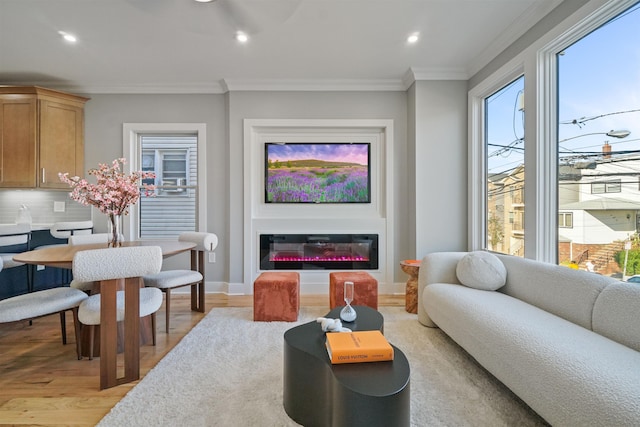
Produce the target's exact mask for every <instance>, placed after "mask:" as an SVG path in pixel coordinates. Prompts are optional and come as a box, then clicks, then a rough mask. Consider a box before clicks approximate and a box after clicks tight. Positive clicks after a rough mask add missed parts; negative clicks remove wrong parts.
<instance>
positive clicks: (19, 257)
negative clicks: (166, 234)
mask: <svg viewBox="0 0 640 427" xmlns="http://www.w3.org/2000/svg"><path fill="white" fill-rule="evenodd" d="M122 246H159V247H160V249H161V251H162V256H163V258H166V257H170V256H172V255H176V254H179V253H182V252H186V251H189V250H191V249H192V248H194V247H195V246H196V244H195V243H193V242H181V241H178V240H132V241H125V242H122ZM105 248H107V244H106V243H92V244H83V245H59V246H52V247H46V248H42V249H34V250H31V251H28V252H22V253H20V254H16V255H14V257H13V259H14V260H15V261H19V262H23V263H26V264H34V265H44V266H48V267H57V268H65V269H72V267H73V258H74V255H75V254H76V253H77V252H79V251H89V250H94V249H105ZM127 283H133V284H134V285H130V286H128V287H127V286H125V285H126V284H127ZM112 285H113V281H102V282H100V285H99V287H97V288H96V289H94V290H93V291H92V292H100V294H101V299H102V304H101V306H102V308H103V309H101V311H100V324H101V325H103V329H102V331H101V330H100V328H97V331H96V333H95V337H94V354H99V352H101V351H102V352H104V354H103V357H101V360H100V388H101V389H104V388H108V387H113V386H115V385H118V384H122V383H125V382H130V381H135V380H137V379H139V378H140V358H139V347H140V345H141V344H145V343H148V341H149V339H150V338H152V337H153V336H154V335H153V329H152V324H151V322H150V321H149V319H148V318H146V319H142V318H141V319H139V320H136V319H134V318H131V317H130V316H129V317H127V315H126V313H127V312H128V311H129V309H128V308H127V307H129V306H130V304H134V305H135V306H136V307H135V308H133V309H132V311H133V312H134V313H137V312H138V310H137V308H138V307H137V305H138V304H139V302H138V298H139V291H134V290H133V286H137V287H138V288H139V287H141V286H144V285H143V284H142V281H141V280H139V281H129V280H128V279H127V280H125V279H124V278H123V279H122V280H120V281H118V290H124V291H125V300H127V299H128V298H131V301H130V302H129V303H127V304H125V320H124V321H123V322H117V323H116V322H115V320H113V319H115V318H116V300H117V293H116V287H114V286H112ZM105 307H106V308H105ZM135 317H138V316H137V315H136V316H135ZM83 329H85V328H83ZM81 343H82V344H81V349H82V354H83V355H85V356H86V355H87V349H88V348H89V343H90V334H89V333H87V332H84V331H83V332H82V337H81ZM123 349H124V350H123ZM122 351H124V364H125V374H124V376H123V377H120V378H118V377H117V367H116V353H118V352H122Z"/></svg>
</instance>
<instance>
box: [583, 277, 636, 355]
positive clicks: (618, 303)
mask: <svg viewBox="0 0 640 427" xmlns="http://www.w3.org/2000/svg"><path fill="white" fill-rule="evenodd" d="M639 307H640V285H638V284H635V283H626V282H625V283H623V282H618V283H613V284H611V285H609V286H607V287H606V288H604V290H603V291H602V292H600V295H599V296H598V299H597V300H596V303H595V304H594V306H593V331H594V332H597V333H599V334H600V335H604V336H605V337H608V338H611V339H612V340H614V341H617V342H619V343H620V344H624V345H626V346H628V347H631V348H633V349H635V350H637V351H640V311H639Z"/></svg>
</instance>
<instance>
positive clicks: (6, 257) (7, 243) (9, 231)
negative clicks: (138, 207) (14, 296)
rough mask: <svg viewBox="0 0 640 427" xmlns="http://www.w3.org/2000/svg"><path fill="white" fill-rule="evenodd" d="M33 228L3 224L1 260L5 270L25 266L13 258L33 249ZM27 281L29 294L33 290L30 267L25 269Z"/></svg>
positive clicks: (1, 230)
mask: <svg viewBox="0 0 640 427" xmlns="http://www.w3.org/2000/svg"><path fill="white" fill-rule="evenodd" d="M30 245H31V226H30V225H29V224H6V225H5V224H2V225H0V259H2V261H3V264H4V268H5V269H7V268H14V267H21V266H24V263H22V262H17V261H14V260H13V256H14V255H17V254H18V253H19V252H27V251H28V250H30V249H31V246H30ZM25 271H26V273H25V279H26V280H25V281H26V283H27V292H31V291H32V290H33V279H32V272H31V270H30V267H29V266H26V267H25Z"/></svg>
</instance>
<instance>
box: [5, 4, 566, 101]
mask: <svg viewBox="0 0 640 427" xmlns="http://www.w3.org/2000/svg"><path fill="white" fill-rule="evenodd" d="M560 2H561V1H560V0H215V1H213V2H211V3H197V2H195V1H194V0H0V84H29V85H30V84H37V85H40V86H46V87H51V88H57V89H63V90H73V91H75V92H81V93H222V92H225V91H227V90H248V89H255V90H260V89H297V90H364V89H366V90H401V89H403V88H404V89H406V87H407V86H408V85H409V84H410V83H411V82H413V81H414V79H468V78H469V77H470V76H471V75H473V74H474V73H475V72H477V71H478V70H480V69H481V67H482V66H484V65H486V63H487V62H488V61H489V60H490V59H492V58H493V57H495V56H496V55H497V54H498V53H500V52H501V51H502V50H503V49H504V48H505V47H507V46H508V45H509V44H510V43H511V42H513V41H514V40H515V39H517V37H519V36H520V35H522V34H523V33H524V32H525V31H526V30H527V29H529V28H530V27H531V26H532V25H534V24H535V23H536V22H537V21H538V20H539V19H540V18H542V17H543V16H544V15H546V14H547V13H548V12H549V11H551V10H552V9H553V8H554V7H555V6H557V5H558V4H559V3H560ZM240 29H242V30H245V31H246V32H248V33H249V36H250V40H249V41H248V42H247V43H245V44H241V43H239V42H238V41H236V40H235V33H236V31H238V30H240ZM59 31H65V32H68V33H72V34H75V35H76V36H77V37H78V42H77V43H75V44H70V43H68V42H65V41H64V40H63V39H62V38H61V36H60V35H59V34H58V32H59ZM414 32H418V33H419V34H420V39H419V41H418V42H417V43H415V44H409V43H407V41H406V39H407V36H408V35H410V34H411V33H414Z"/></svg>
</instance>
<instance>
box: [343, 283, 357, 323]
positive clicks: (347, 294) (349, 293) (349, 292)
mask: <svg viewBox="0 0 640 427" xmlns="http://www.w3.org/2000/svg"><path fill="white" fill-rule="evenodd" d="M352 301H353V282H344V302H346V303H347V305H346V306H345V307H344V308H343V309H342V310H341V311H340V319H342V320H343V321H345V322H353V321H354V320H356V311H355V310H354V309H353V307H351V302H352Z"/></svg>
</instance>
